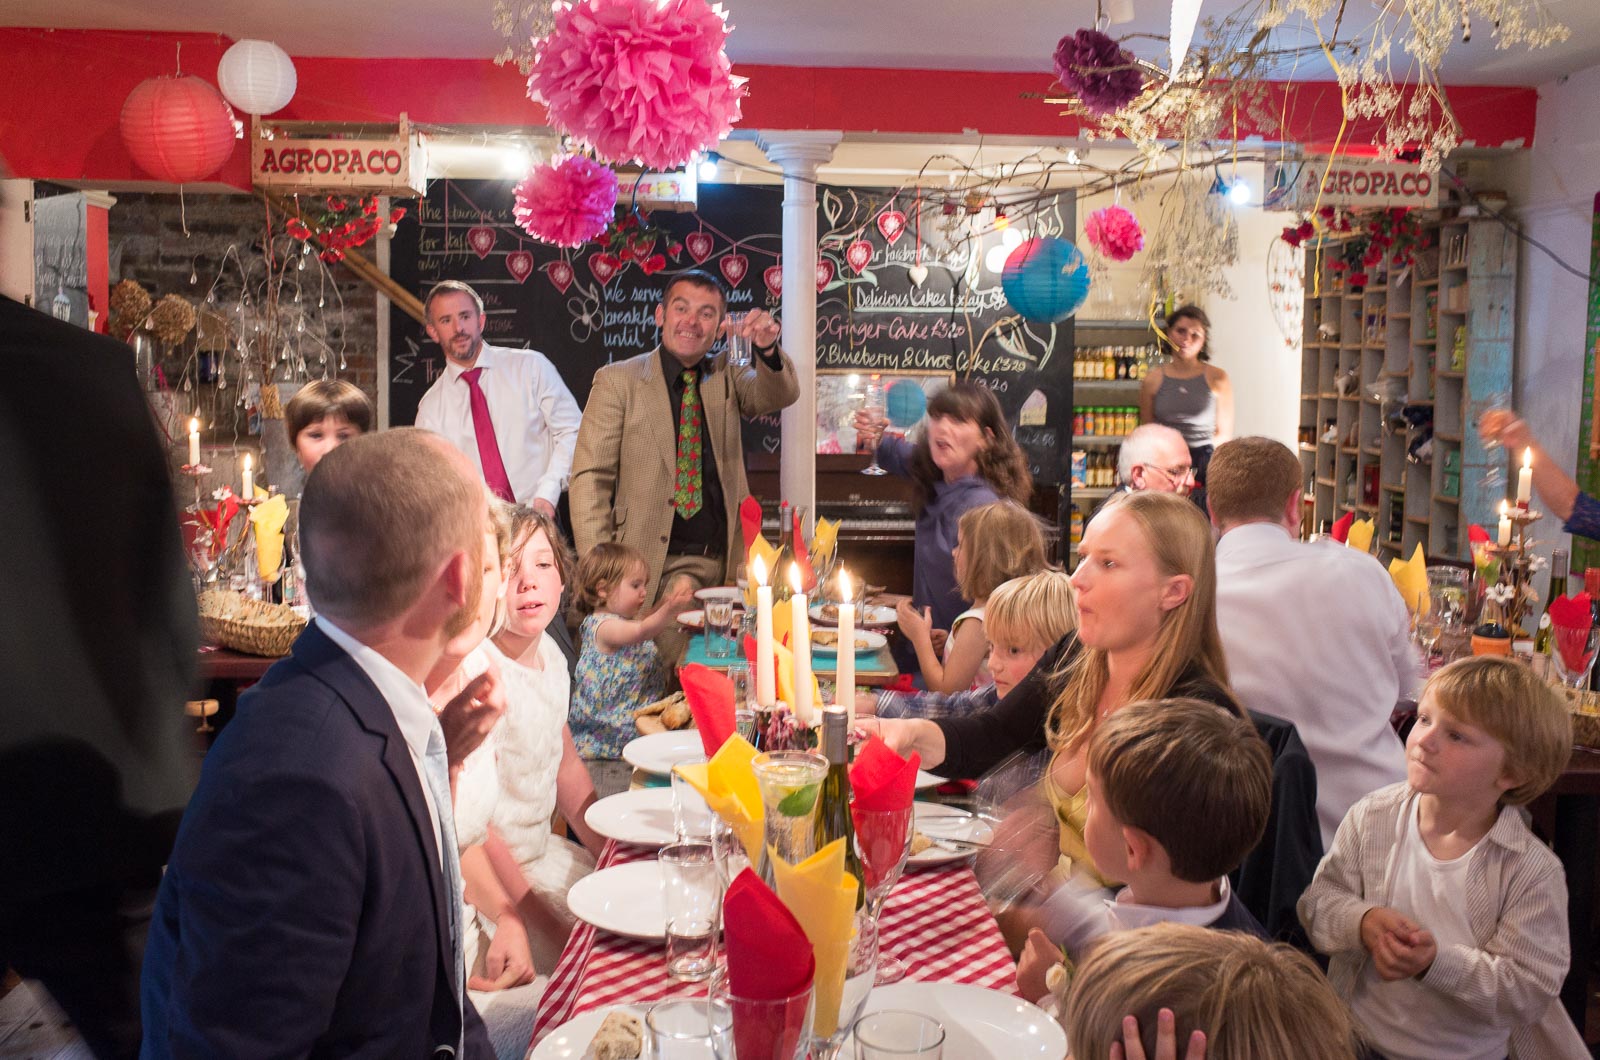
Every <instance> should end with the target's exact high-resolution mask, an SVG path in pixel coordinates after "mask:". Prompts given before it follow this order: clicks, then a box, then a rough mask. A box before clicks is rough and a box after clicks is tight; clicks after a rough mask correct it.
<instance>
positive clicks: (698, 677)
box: [678, 663, 737, 758]
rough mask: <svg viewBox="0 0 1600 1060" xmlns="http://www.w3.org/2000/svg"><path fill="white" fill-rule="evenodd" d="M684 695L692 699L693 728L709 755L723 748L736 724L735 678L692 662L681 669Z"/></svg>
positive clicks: (679, 675) (680, 674) (690, 707)
mask: <svg viewBox="0 0 1600 1060" xmlns="http://www.w3.org/2000/svg"><path fill="white" fill-rule="evenodd" d="M678 680H679V681H680V682H681V683H682V684H683V697H684V698H685V699H687V700H688V701H689V713H690V714H691V715H693V716H694V727H695V728H696V729H699V730H700V742H701V743H702V744H703V745H704V746H705V749H706V757H707V758H710V757H711V756H712V755H714V754H716V753H717V752H718V751H720V750H722V745H723V744H725V743H727V742H728V737H730V736H732V735H733V733H734V729H735V728H736V727H737V726H736V723H735V721H734V716H733V715H734V704H733V680H732V679H731V678H729V677H728V675H727V674H725V673H721V672H720V671H717V670H713V669H711V667H709V666H701V665H700V664H699V663H690V664H689V665H688V666H685V667H684V668H683V669H681V670H679V671H678Z"/></svg>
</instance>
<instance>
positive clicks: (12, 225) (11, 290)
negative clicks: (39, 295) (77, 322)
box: [0, 180, 33, 305]
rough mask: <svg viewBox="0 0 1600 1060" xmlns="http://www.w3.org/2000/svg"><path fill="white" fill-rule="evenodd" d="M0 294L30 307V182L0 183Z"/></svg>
mask: <svg viewBox="0 0 1600 1060" xmlns="http://www.w3.org/2000/svg"><path fill="white" fill-rule="evenodd" d="M0 293H4V294H5V295H6V296H7V297H9V298H12V299H15V300H16V301H18V302H22V303H24V304H26V305H33V181H31V180H0Z"/></svg>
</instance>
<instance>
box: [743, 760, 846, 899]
mask: <svg viewBox="0 0 1600 1060" xmlns="http://www.w3.org/2000/svg"><path fill="white" fill-rule="evenodd" d="M751 768H752V769H753V770H754V771H755V774H756V782H757V783H758V784H760V785H761V802H762V805H763V806H764V807H765V808H766V840H765V843H764V844H763V850H762V854H761V861H762V866H763V867H762V871H761V877H762V879H764V880H766V881H767V882H768V883H769V884H770V883H772V882H773V877H772V870H771V864H770V860H771V859H772V858H782V859H783V860H784V861H786V862H788V863H789V864H791V865H798V864H800V862H802V861H804V860H805V859H806V858H808V857H810V856H811V855H812V854H813V853H815V846H816V843H815V838H814V836H813V834H812V833H813V829H812V824H813V822H814V821H815V820H816V816H817V796H818V795H819V794H821V792H822V778H823V777H825V776H827V775H828V760H827V759H826V758H824V757H823V756H822V755H819V754H816V753H815V752H812V751H768V752H766V753H764V754H759V755H756V757H755V759H754V760H753V761H752V762H751Z"/></svg>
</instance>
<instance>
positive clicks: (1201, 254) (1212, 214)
mask: <svg viewBox="0 0 1600 1060" xmlns="http://www.w3.org/2000/svg"><path fill="white" fill-rule="evenodd" d="M1211 185H1212V181H1211V179H1210V177H1208V176H1205V175H1197V174H1195V173H1193V172H1190V173H1186V174H1184V175H1182V176H1180V177H1179V178H1178V179H1177V180H1175V181H1173V183H1172V186H1171V187H1169V188H1168V189H1167V190H1166V191H1165V192H1164V193H1163V194H1162V196H1161V200H1160V204H1161V206H1162V213H1161V221H1160V223H1159V224H1157V225H1155V226H1153V229H1152V231H1153V235H1152V236H1151V238H1150V242H1149V243H1148V244H1147V245H1146V247H1145V252H1144V272H1143V275H1142V282H1143V284H1144V285H1145V286H1146V287H1148V289H1149V290H1150V291H1151V292H1152V296H1153V297H1154V298H1155V299H1157V300H1168V299H1177V300H1181V301H1188V302H1199V301H1204V300H1205V299H1206V297H1207V295H1208V294H1214V295H1215V296H1216V297H1218V298H1232V297H1233V288H1232V286H1231V285H1230V284H1229V283H1228V280H1227V275H1226V271H1227V269H1228V268H1229V267H1230V266H1232V265H1234V264H1237V262H1238V260H1239V223H1238V219H1237V218H1236V217H1235V216H1234V211H1233V209H1232V208H1231V207H1230V206H1229V205H1228V200H1227V198H1226V197H1225V196H1222V195H1215V194H1213V193H1212V191H1211Z"/></svg>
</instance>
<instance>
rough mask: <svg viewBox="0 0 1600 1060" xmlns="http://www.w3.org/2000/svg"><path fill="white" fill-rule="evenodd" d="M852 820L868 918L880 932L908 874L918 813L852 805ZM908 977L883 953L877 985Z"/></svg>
mask: <svg viewBox="0 0 1600 1060" xmlns="http://www.w3.org/2000/svg"><path fill="white" fill-rule="evenodd" d="M850 819H851V822H852V823H853V824H854V826H855V847H856V858H857V859H858V860H859V861H860V862H861V877H862V879H861V886H862V887H863V888H864V889H865V894H866V907H867V916H869V917H870V918H871V919H872V923H873V926H874V929H876V927H877V925H878V918H879V916H880V915H882V913H883V904H884V902H885V900H887V899H888V897H889V892H890V891H891V890H892V889H893V888H894V885H895V884H896V883H898V882H899V880H900V874H901V873H902V872H904V871H905V868H906V858H907V857H908V856H909V855H910V853H911V836H912V833H913V831H914V829H913V827H912V826H913V824H914V822H915V812H914V811H913V809H912V808H911V807H910V806H907V807H905V808H904V809H900V810H863V809H860V808H858V807H856V806H854V805H852V806H851V807H850ZM880 937H881V936H880ZM905 974H906V966H905V964H904V962H902V961H900V960H898V959H897V958H895V957H892V956H887V955H885V954H883V953H881V952H880V953H879V955H878V975H877V982H878V984H879V985H880V986H883V985H887V984H889V983H896V982H899V981H900V980H901V979H903V978H905Z"/></svg>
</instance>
